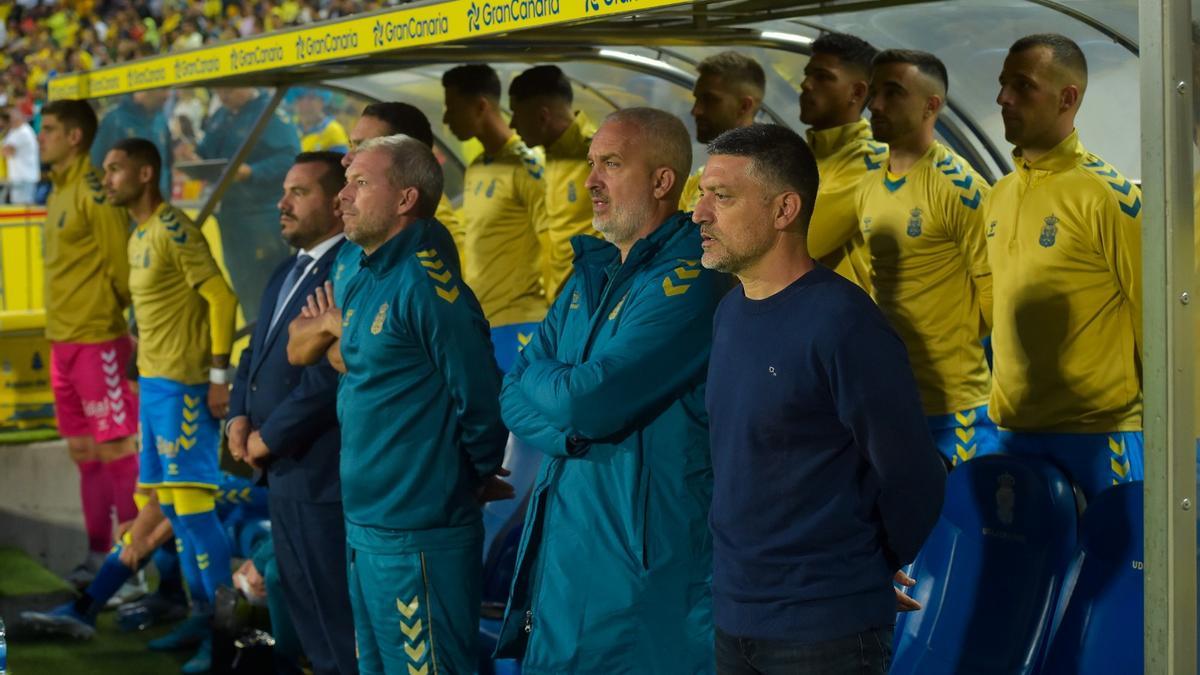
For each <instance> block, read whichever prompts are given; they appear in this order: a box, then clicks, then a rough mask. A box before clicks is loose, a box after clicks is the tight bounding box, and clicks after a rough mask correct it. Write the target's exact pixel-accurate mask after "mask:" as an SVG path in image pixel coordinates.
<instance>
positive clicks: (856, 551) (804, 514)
mask: <svg viewBox="0 0 1200 675" xmlns="http://www.w3.org/2000/svg"><path fill="white" fill-rule="evenodd" d="M708 153H709V160H708V164H707V165H706V166H705V168H704V174H703V178H702V179H701V184H700V187H701V189H702V190H703V197H702V198H701V200H700V203H699V204H698V205H697V207H696V211H695V214H694V215H693V219H694V220H695V221H696V222H697V223H699V224H700V228H701V230H700V232H701V238H702V242H703V247H704V256H703V258H702V259H701V263H702V264H703V265H704V267H707V268H710V269H716V270H720V271H724V272H731V273H733V274H735V275H737V277H738V278H739V279H740V280H741V282H742V283H741V286H740V287H738V288H736V289H734V290H733V291H731V292H730V293H729V294H728V295H726V296H725V298H724V300H722V301H721V304H720V306H719V308H718V309H717V314H716V317H715V319H714V336H713V347H712V359H711V361H710V362H709V370H708V387H707V397H706V398H707V407H708V414H709V430H710V437H711V442H712V459H713V475H714V489H713V502H712V510H711V513H710V516H709V522H710V526H711V528H712V532H713V620H714V623H715V624H716V662H717V671H718V673H721V674H724V675H734V674H736V675H741V674H742V673H747V674H748V673H763V674H764V675H771V674H774V673H788V674H789V675H793V674H796V673H820V674H822V675H825V674H840V673H868V672H869V673H886V672H887V669H888V665H889V662H890V660H891V643H892V626H893V625H894V623H895V612H896V610H897V604H898V596H900V595H901V594H899V593H898V592H897V591H895V589H894V587H893V585H892V580H893V578H895V579H897V580H899V581H901V583H905V584H911V583H912V582H911V580H909V579H908V577H906V576H904V575H903V574H902V573H900V572H899V570H900V568H901V567H902V566H903V565H906V564H908V563H909V562H911V561H912V559H913V557H914V556H915V555H916V553H917V550H918V549H919V548H920V547H921V544H922V543H923V542H924V541H925V537H926V536H928V534H929V532H930V530H931V529H932V528H933V525H934V523H935V522H936V520H937V517H938V513H939V511H940V510H941V506H942V493H943V488H944V484H945V479H946V472H945V467H944V465H943V464H942V460H941V459H940V457H939V456H938V452H937V449H936V448H935V447H934V444H933V439H932V438H931V437H930V434H929V429H928V426H927V425H926V423H925V417H924V413H923V412H922V410H921V401H920V397H919V395H918V393H917V385H916V381H915V380H914V378H913V374H912V370H911V368H910V366H909V362H908V355H907V353H906V352H905V349H904V344H903V343H902V342H901V340H900V338H899V337H897V335H896V333H895V332H894V331H893V330H892V329H891V327H889V326H888V324H887V321H886V320H885V319H884V318H883V315H882V314H881V313H880V311H879V309H878V308H877V307H876V306H875V304H874V303H873V302H871V299H870V298H869V297H868V296H867V294H866V293H864V292H863V291H862V290H861V289H859V288H858V287H857V286H855V285H854V284H853V283H851V282H849V281H847V280H845V279H844V278H842V277H840V276H838V275H837V274H835V273H834V272H832V271H831V270H829V269H827V268H825V267H823V266H821V265H817V264H815V263H814V262H813V260H812V258H811V257H810V256H809V254H808V250H807V246H806V235H807V231H808V222H809V218H810V216H811V215H812V205H813V201H814V199H815V197H816V195H817V183H818V180H817V166H816V162H815V160H814V159H813V155H812V152H811V151H810V150H809V148H808V145H807V144H805V142H804V141H803V140H802V139H801V138H800V136H798V135H797V134H795V133H794V132H792V131H791V130H789V129H786V128H784V127H780V126H774V125H765V124H755V125H752V126H749V127H744V128H740V129H734V130H731V131H728V132H726V133H724V134H722V135H721V136H720V137H718V138H717V139H716V140H715V141H713V142H712V143H711V144H710V145H709V146H708ZM899 604H900V609H915V608H917V607H919V606H917V605H915V603H913V602H912V601H911V599H909V598H908V597H907V596H903V597H901V598H900V599H899Z"/></svg>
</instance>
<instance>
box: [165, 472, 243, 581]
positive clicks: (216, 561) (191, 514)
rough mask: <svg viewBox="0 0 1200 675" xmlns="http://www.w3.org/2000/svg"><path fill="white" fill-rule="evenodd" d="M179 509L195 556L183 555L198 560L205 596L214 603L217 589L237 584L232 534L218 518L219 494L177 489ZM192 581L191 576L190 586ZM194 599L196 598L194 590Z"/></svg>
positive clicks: (176, 506) (203, 490) (176, 504)
mask: <svg viewBox="0 0 1200 675" xmlns="http://www.w3.org/2000/svg"><path fill="white" fill-rule="evenodd" d="M174 497H175V512H176V514H178V518H179V522H180V524H181V525H182V529H183V530H185V531H186V538H185V539H184V542H185V545H186V544H190V545H191V551H192V553H191V556H188V555H187V554H184V556H183V558H184V560H186V559H187V558H189V557H190V558H192V559H194V560H195V561H196V565H197V568H198V570H199V573H200V577H201V579H202V581H203V584H204V595H205V597H206V599H207V601H208V603H209V604H212V602H213V600H214V599H215V598H216V595H217V588H218V587H220V586H230V585H232V583H233V579H232V576H233V575H232V573H231V571H230V569H229V567H230V558H231V554H230V550H229V536H228V535H227V534H226V533H225V528H224V527H223V526H222V525H221V520H220V518H218V517H217V511H216V499H215V497H216V495H215V494H214V491H213V490H209V489H205V488H175V489H174ZM190 582H191V580H190V579H189V586H190ZM192 591H193V592H192V598H193V601H194V600H195V597H196V592H195V589H192Z"/></svg>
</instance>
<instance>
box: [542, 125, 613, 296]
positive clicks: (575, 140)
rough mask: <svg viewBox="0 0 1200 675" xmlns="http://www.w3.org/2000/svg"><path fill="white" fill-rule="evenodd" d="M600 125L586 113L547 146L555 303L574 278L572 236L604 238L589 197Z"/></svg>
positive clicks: (549, 292) (549, 284)
mask: <svg viewBox="0 0 1200 675" xmlns="http://www.w3.org/2000/svg"><path fill="white" fill-rule="evenodd" d="M595 133H596V125H594V124H592V121H591V120H590V119H588V117H587V115H585V114H584V113H583V112H577V113H575V121H574V122H572V123H571V126H569V127H567V130H566V131H564V132H563V134H562V136H559V137H558V140H556V141H554V142H553V143H551V144H550V145H549V146H547V147H546V181H545V182H546V230H547V231H546V238H547V240H548V241H549V246H548V249H549V250H548V251H545V252H544V253H545V255H544V257H545V259H546V269H545V271H544V274H545V279H546V300H547V302H554V298H555V297H557V295H558V292H559V291H560V290H561V289H562V286H563V284H564V283H566V281H567V277H569V276H570V275H571V270H572V269H573V265H574V261H575V250H574V249H573V248H571V237H574V236H575V235H577V234H586V235H590V236H593V237H598V236H600V233H598V232H596V229H595V228H594V227H592V200H591V198H590V196H589V195H588V191H587V187H585V184H586V183H587V177H588V173H590V172H591V169H590V168H589V167H588V163H587V153H588V147H589V146H591V144H592V136H593V135H595Z"/></svg>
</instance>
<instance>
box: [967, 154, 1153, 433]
mask: <svg viewBox="0 0 1200 675" xmlns="http://www.w3.org/2000/svg"><path fill="white" fill-rule="evenodd" d="M1013 163H1014V165H1015V166H1016V170H1015V171H1014V172H1013V173H1010V174H1009V175H1007V176H1005V177H1004V178H1002V179H1000V181H998V182H997V183H996V187H995V189H993V191H992V194H991V197H990V198H989V199H988V204H987V208H986V209H985V213H984V219H985V222H986V223H987V244H988V257H989V258H990V260H991V265H992V273H993V274H994V275H995V293H996V304H995V310H994V312H995V314H994V317H995V321H994V325H993V328H992V349H993V351H994V363H995V372H994V375H993V377H994V384H993V387H992V397H991V404H990V410H989V413H990V415H991V418H992V419H993V420H994V421H995V422H996V424H998V425H1000V426H1002V427H1007V428H1010V429H1018V430H1030V431H1053V432H1065V433H1104V432H1112V431H1132V430H1137V429H1141V428H1142V395H1141V388H1142V387H1141V384H1142V383H1141V363H1140V357H1139V353H1140V351H1139V350H1140V346H1141V342H1142V340H1141V333H1142V297H1141V293H1142V290H1141V280H1142V239H1141V236H1142V235H1141V213H1142V200H1141V191H1140V190H1138V188H1137V186H1136V185H1133V184H1132V183H1131V182H1129V181H1128V180H1126V179H1125V177H1124V176H1122V175H1121V174H1120V173H1118V172H1117V170H1116V169H1114V168H1113V167H1112V166H1111V165H1109V164H1108V163H1107V162H1105V161H1104V160H1102V159H1100V158H1099V157H1096V156H1095V155H1093V154H1091V153H1090V152H1088V151H1087V150H1086V149H1085V148H1084V147H1083V145H1082V144H1081V143H1080V142H1079V137H1078V134H1077V132H1073V133H1072V134H1071V135H1070V136H1068V137H1067V138H1066V139H1065V140H1064V141H1063V142H1062V143H1059V144H1058V146H1056V147H1055V148H1054V149H1053V150H1051V151H1050V152H1049V153H1047V154H1046V155H1045V156H1043V157H1040V158H1038V160H1037V161H1035V162H1026V161H1025V160H1024V159H1023V158H1022V157H1021V155H1020V154H1019V152H1014V153H1013Z"/></svg>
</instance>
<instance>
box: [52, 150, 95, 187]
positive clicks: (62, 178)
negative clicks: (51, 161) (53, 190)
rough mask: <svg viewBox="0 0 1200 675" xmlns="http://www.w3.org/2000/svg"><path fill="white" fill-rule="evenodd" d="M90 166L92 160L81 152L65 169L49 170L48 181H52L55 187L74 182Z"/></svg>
mask: <svg viewBox="0 0 1200 675" xmlns="http://www.w3.org/2000/svg"><path fill="white" fill-rule="evenodd" d="M90 168H92V161H91V159H89V158H88V156H87V155H86V154H83V155H80V156H78V157H76V158H75V161H73V162H71V164H69V165H68V166H67V169H66V170H65V171H63V172H61V173H59V172H55V171H51V172H50V181H51V182H52V183H54V185H55V187H58V186H62V185H67V184H69V183H72V182H74V181H75V179H76V178H79V176H81V175H82V174H84V173H87V170H88V169H90Z"/></svg>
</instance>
